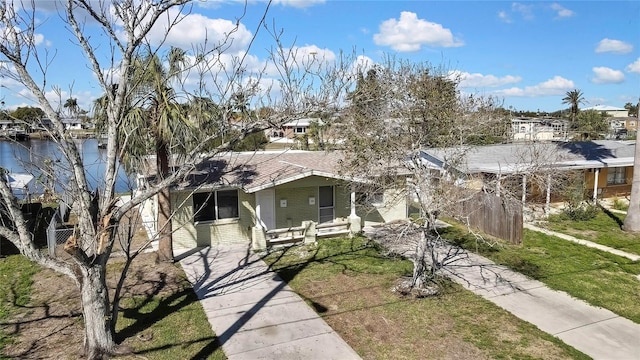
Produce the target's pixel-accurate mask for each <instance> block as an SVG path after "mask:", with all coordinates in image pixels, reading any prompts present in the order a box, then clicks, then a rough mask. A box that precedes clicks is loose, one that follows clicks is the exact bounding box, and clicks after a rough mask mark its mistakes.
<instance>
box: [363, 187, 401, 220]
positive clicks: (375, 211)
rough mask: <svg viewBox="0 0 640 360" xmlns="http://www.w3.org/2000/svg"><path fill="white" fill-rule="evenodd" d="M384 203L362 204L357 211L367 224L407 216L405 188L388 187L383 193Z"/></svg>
mask: <svg viewBox="0 0 640 360" xmlns="http://www.w3.org/2000/svg"><path fill="white" fill-rule="evenodd" d="M383 198H384V203H383V204H375V205H360V206H358V208H357V213H358V215H359V216H360V217H362V219H363V221H364V224H365V225H376V224H382V223H386V222H389V221H394V220H400V219H406V218H407V215H408V214H407V212H408V210H407V206H408V203H407V192H406V191H405V190H403V189H387V190H385V191H384V193H383Z"/></svg>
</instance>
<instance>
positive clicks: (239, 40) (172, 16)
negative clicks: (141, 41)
mask: <svg viewBox="0 0 640 360" xmlns="http://www.w3.org/2000/svg"><path fill="white" fill-rule="evenodd" d="M146 6H151V5H146ZM111 11H112V12H113V11H114V10H113V8H112V10H111ZM147 17H149V16H148V15H147ZM148 21H150V18H148V19H144V20H141V21H140V23H141V26H140V27H139V28H142V27H144V26H145V25H146V24H147V22H148ZM118 25H120V26H122V23H121V21H118ZM168 29H169V30H168ZM137 30H139V29H137ZM167 32H168V33H167ZM117 35H118V37H120V38H121V39H122V40H123V41H124V40H125V39H126V34H125V33H124V31H123V30H119V31H117ZM251 38H252V34H251V32H250V31H249V30H247V28H246V26H245V25H244V24H242V23H240V22H238V23H236V22H234V21H231V20H227V19H213V18H209V17H207V16H204V15H202V14H196V13H192V14H184V13H181V12H180V11H179V10H178V9H177V8H172V9H170V10H169V11H167V12H166V14H165V16H162V17H160V18H159V19H158V20H157V21H156V22H155V24H154V25H153V27H152V29H151V31H150V32H149V33H148V34H147V36H146V40H147V41H149V43H150V44H151V46H159V45H160V44H162V45H164V46H175V47H179V48H182V49H190V48H192V47H193V46H197V47H198V50H199V51H209V50H211V49H213V48H215V47H216V46H221V45H222V44H224V45H223V46H222V47H223V48H224V49H225V51H229V52H232V53H233V52H238V51H241V50H244V49H246V47H247V45H248V44H249V42H250V41H251Z"/></svg>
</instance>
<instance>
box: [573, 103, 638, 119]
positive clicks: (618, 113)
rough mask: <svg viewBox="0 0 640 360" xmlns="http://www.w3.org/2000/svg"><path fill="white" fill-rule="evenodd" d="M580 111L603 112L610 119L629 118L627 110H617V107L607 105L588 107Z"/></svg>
mask: <svg viewBox="0 0 640 360" xmlns="http://www.w3.org/2000/svg"><path fill="white" fill-rule="evenodd" d="M582 110H583V111H584V110H595V111H598V112H604V113H605V114H607V115H608V116H612V117H628V116H629V110H627V109H625V108H619V107H615V106H608V105H596V106H590V107H587V108H584V109H582Z"/></svg>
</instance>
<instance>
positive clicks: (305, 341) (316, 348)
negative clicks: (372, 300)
mask: <svg viewBox="0 0 640 360" xmlns="http://www.w3.org/2000/svg"><path fill="white" fill-rule="evenodd" d="M180 264H181V265H182V268H183V269H184V272H185V273H186V275H187V278H188V279H189V281H190V282H191V284H192V285H193V289H194V291H195V292H196V294H197V295H198V298H199V299H200V302H201V304H202V306H203V308H204V311H205V313H206V314H207V318H208V319H209V322H210V323H211V326H212V328H213V330H214V332H215V333H216V335H217V336H218V339H219V341H220V344H221V345H222V349H223V351H224V353H225V354H226V356H227V358H228V359H229V360H240V359H283V360H286V359H309V360H313V359H318V360H320V359H336V360H342V359H344V360H348V359H360V357H359V356H358V354H356V352H355V351H353V349H351V347H349V345H347V343H346V342H344V340H342V338H341V337H340V336H338V334H336V333H335V332H334V331H333V329H332V328H331V327H329V325H327V324H326V323H325V322H324V320H322V318H320V317H319V316H318V315H317V314H316V312H315V311H313V310H312V309H311V308H310V307H309V305H307V304H306V303H305V302H304V301H303V300H302V299H301V298H300V296H298V295H297V294H296V293H295V292H294V291H293V290H292V289H291V288H289V286H288V285H287V284H286V283H285V282H284V281H282V280H281V279H280V278H279V277H278V276H277V275H276V274H274V273H273V272H271V271H269V269H268V268H267V265H266V264H265V263H264V262H263V261H262V260H260V258H259V257H258V256H256V255H254V254H253V253H252V252H251V251H250V250H248V249H247V247H242V246H230V245H225V246H219V247H208V248H204V249H199V250H197V251H195V252H193V253H191V254H186V256H183V257H182V259H181V260H180Z"/></svg>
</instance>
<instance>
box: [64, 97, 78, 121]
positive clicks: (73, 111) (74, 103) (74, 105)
mask: <svg viewBox="0 0 640 360" xmlns="http://www.w3.org/2000/svg"><path fill="white" fill-rule="evenodd" d="M64 108H65V109H67V110H68V111H69V115H71V116H74V117H78V113H79V112H80V107H79V106H78V99H76V98H68V99H67V101H65V103H64Z"/></svg>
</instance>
